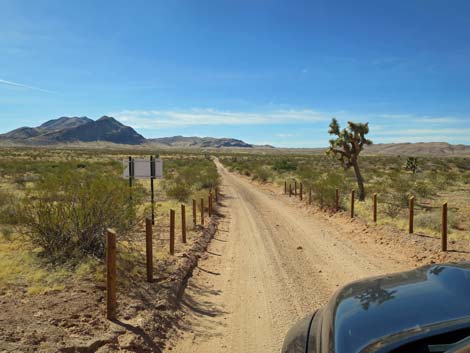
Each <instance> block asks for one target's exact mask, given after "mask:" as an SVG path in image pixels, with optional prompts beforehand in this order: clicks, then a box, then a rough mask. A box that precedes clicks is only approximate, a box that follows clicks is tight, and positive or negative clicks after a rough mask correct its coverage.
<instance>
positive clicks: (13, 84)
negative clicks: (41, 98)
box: [0, 79, 55, 93]
mask: <svg viewBox="0 0 470 353" xmlns="http://www.w3.org/2000/svg"><path fill="white" fill-rule="evenodd" d="M0 84H3V85H7V86H13V87H20V88H26V89H31V90H34V91H40V92H45V93H55V92H53V91H49V90H47V89H43V88H39V87H34V86H29V85H24V84H22V83H18V82H12V81H7V80H2V79H0Z"/></svg>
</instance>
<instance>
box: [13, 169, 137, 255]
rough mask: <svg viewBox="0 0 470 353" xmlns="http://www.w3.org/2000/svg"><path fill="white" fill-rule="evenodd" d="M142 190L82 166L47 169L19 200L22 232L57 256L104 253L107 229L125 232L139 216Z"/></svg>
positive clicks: (44, 249)
mask: <svg viewBox="0 0 470 353" xmlns="http://www.w3.org/2000/svg"><path fill="white" fill-rule="evenodd" d="M142 196H143V193H142V190H141V189H140V188H139V187H138V185H136V186H135V187H134V188H133V193H132V201H131V200H130V199H129V189H128V186H127V183H126V182H125V181H124V180H122V179H121V178H119V177H118V176H115V175H107V176H106V175H104V174H102V173H99V174H93V173H90V172H87V171H86V170H84V169H82V170H80V171H79V172H77V171H72V170H66V171H61V173H54V174H48V175H46V176H44V178H43V179H42V180H41V181H40V182H39V183H38V184H37V185H36V187H35V188H34V190H33V191H32V192H31V193H30V194H29V195H27V197H25V199H24V200H23V202H22V204H21V205H20V206H19V209H18V213H19V215H20V217H21V221H22V225H23V228H22V229H21V230H22V232H23V233H24V234H25V235H27V236H28V237H29V238H30V240H31V241H32V243H33V244H35V245H37V246H40V247H41V248H42V249H43V254H44V255H45V256H47V257H49V258H51V259H52V260H54V261H64V260H66V259H68V258H80V257H83V256H86V255H91V256H96V257H99V258H101V257H103V256H104V254H105V240H104V232H105V230H106V229H107V228H113V229H115V230H116V231H117V233H118V234H119V236H120V237H125V236H126V235H129V233H130V232H131V231H132V230H133V229H134V228H135V226H136V224H137V223H138V221H139V219H138V217H137V207H138V205H139V204H140V203H141V200H142Z"/></svg>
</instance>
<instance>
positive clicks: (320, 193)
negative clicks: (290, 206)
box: [310, 171, 345, 208]
mask: <svg viewBox="0 0 470 353" xmlns="http://www.w3.org/2000/svg"><path fill="white" fill-rule="evenodd" d="M310 185H311V188H312V191H313V193H314V198H315V200H317V202H319V204H320V207H330V208H332V207H334V206H335V199H336V189H340V190H341V189H344V188H345V183H344V178H343V176H342V175H341V174H340V173H338V172H334V171H330V172H328V173H323V174H321V175H319V176H317V177H315V178H314V179H313V182H312V183H311V184H310Z"/></svg>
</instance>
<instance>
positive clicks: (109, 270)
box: [106, 229, 117, 320]
mask: <svg viewBox="0 0 470 353" xmlns="http://www.w3.org/2000/svg"><path fill="white" fill-rule="evenodd" d="M116 277H117V267H116V233H115V232H114V231H112V230H111V229H108V230H107V232H106V317H107V318H108V320H115V319H116V309H117V301H116V280H117V278H116Z"/></svg>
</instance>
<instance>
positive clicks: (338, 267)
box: [166, 160, 407, 353]
mask: <svg viewBox="0 0 470 353" xmlns="http://www.w3.org/2000/svg"><path fill="white" fill-rule="evenodd" d="M216 164H217V167H218V169H219V172H220V174H221V176H222V193H223V194H224V195H225V196H224V200H223V202H222V204H223V205H222V207H221V208H220V211H221V213H222V214H223V216H224V218H223V220H222V222H221V224H220V226H219V231H218V233H217V234H216V237H215V239H213V240H212V243H211V245H210V247H209V249H208V252H207V255H206V256H205V257H204V258H203V259H201V261H200V263H199V265H198V267H197V268H196V269H195V271H194V274H193V277H192V278H191V279H190V280H189V281H188V287H187V289H186V292H185V294H184V296H183V298H182V307H181V310H182V312H183V319H182V320H181V322H180V323H179V324H178V329H177V330H176V332H175V333H174V334H173V335H172V337H171V338H170V340H169V342H168V345H167V347H166V352H178V353H180V352H181V353H189V352H195V353H196V352H197V353H207V352H234V353H235V352H244V353H251V352H252V353H264V352H266V353H268V352H269V353H272V352H280V349H281V346H282V341H283V339H284V335H285V333H286V332H287V330H288V329H289V328H290V326H291V325H292V324H293V323H295V322H296V320H298V319H300V318H302V317H304V316H306V315H307V314H308V313H309V312H311V311H313V310H315V309H317V308H319V307H320V306H321V305H323V304H324V303H325V302H326V301H327V300H328V298H329V297H330V296H331V294H332V293H333V292H334V291H335V290H336V289H337V288H338V287H339V286H341V285H343V284H346V283H348V282H350V281H353V280H356V279H360V278H363V277H369V276H374V275H379V274H384V273H388V272H396V271H402V270H405V269H407V266H406V265H404V264H406V263H407V261H406V259H404V258H401V257H400V255H396V254H394V256H391V255H390V254H387V253H386V250H385V249H381V248H380V247H378V246H372V247H371V245H367V246H366V245H364V244H358V243H355V242H353V241H351V240H346V239H344V238H342V237H341V234H339V233H338V232H337V231H336V230H335V229H332V228H331V225H329V224H327V223H325V222H324V221H322V219H321V218H320V217H315V216H312V215H310V214H307V213H306V212H303V211H302V210H300V209H299V208H298V207H295V206H294V205H292V204H291V203H290V202H289V201H288V200H287V199H286V198H285V197H284V196H282V195H278V194H275V193H272V192H270V191H267V190H264V189H261V188H258V187H256V186H254V185H253V184H252V183H250V182H249V181H248V180H246V179H245V178H243V177H241V176H238V175H235V174H232V173H229V172H228V171H227V170H226V169H225V168H224V167H223V166H222V165H221V164H220V163H219V162H218V161H217V160H216Z"/></svg>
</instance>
